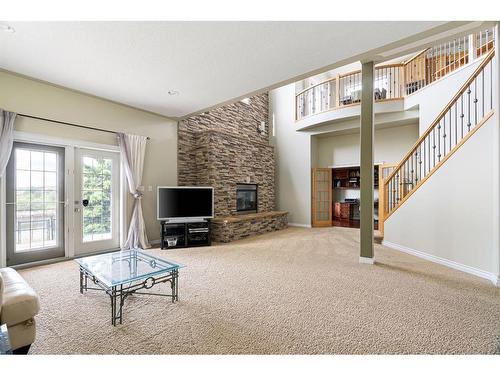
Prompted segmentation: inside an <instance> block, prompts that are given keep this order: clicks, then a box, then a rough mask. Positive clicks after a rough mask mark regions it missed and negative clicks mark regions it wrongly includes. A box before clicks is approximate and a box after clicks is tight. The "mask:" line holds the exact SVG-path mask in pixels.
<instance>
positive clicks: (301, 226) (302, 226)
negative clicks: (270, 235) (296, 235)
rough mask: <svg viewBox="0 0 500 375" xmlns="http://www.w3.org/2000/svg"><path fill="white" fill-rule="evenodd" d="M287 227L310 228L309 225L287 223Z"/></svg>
mask: <svg viewBox="0 0 500 375" xmlns="http://www.w3.org/2000/svg"><path fill="white" fill-rule="evenodd" d="M288 226H289V227H300V228H311V224H299V223H288Z"/></svg>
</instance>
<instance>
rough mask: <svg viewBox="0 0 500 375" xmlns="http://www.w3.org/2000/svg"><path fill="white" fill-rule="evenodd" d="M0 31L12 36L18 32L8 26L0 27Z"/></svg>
mask: <svg viewBox="0 0 500 375" xmlns="http://www.w3.org/2000/svg"><path fill="white" fill-rule="evenodd" d="M0 30H2V31H5V32H6V33H10V34H13V33H15V32H16V29H14V28H13V27H12V26H10V25H6V24H3V25H0Z"/></svg>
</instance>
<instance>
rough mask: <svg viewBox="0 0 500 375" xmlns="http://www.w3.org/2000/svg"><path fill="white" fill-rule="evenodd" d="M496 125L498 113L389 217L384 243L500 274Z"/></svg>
mask: <svg viewBox="0 0 500 375" xmlns="http://www.w3.org/2000/svg"><path fill="white" fill-rule="evenodd" d="M495 127H498V117H497V116H493V117H492V118H490V119H489V120H488V121H487V122H486V123H485V124H484V125H483V127H482V128H481V129H479V130H478V131H477V133H476V134H474V135H473V136H472V137H471V138H470V139H469V140H468V141H467V142H466V143H465V144H464V145H463V146H462V147H461V148H460V149H459V150H458V151H457V152H456V153H455V154H453V156H452V157H451V158H450V159H449V160H447V161H446V163H445V164H444V165H443V166H442V167H441V168H439V169H438V170H437V171H436V172H435V173H434V174H433V175H432V176H431V177H430V178H429V179H428V180H427V181H426V182H425V183H424V184H423V185H422V186H421V187H420V188H419V189H418V190H417V191H415V193H414V194H413V195H412V196H411V198H410V199H408V200H407V201H406V202H405V203H404V204H403V205H402V206H401V207H399V208H398V209H397V210H396V212H394V214H392V215H391V216H390V217H389V218H388V219H387V221H386V222H385V228H384V242H387V244H388V245H391V244H396V245H397V246H399V247H403V248H407V249H411V250H416V251H418V252H420V253H424V254H425V255H430V256H432V257H437V258H440V259H444V260H446V261H449V262H452V263H458V264H459V265H464V266H466V267H472V268H473V270H479V271H481V272H485V273H488V274H491V275H492V276H494V277H498V272H499V271H498V267H497V264H496V262H495V259H497V257H498V248H495V245H494V244H495V241H494V237H495V233H497V232H498V228H496V227H494V225H493V222H494V221H493V220H492V218H493V217H494V214H495V208H494V203H495V199H496V198H495V194H497V191H496V185H495V184H494V178H495V177H494V174H493V173H492V171H493V165H494V160H493V159H494V158H495V157H498V155H496V151H495V146H494V141H493V137H494V134H495ZM466 269H467V268H466ZM473 270H470V269H468V271H469V272H470V271H473ZM473 273H474V272H473Z"/></svg>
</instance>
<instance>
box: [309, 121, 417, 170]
mask: <svg viewBox="0 0 500 375" xmlns="http://www.w3.org/2000/svg"><path fill="white" fill-rule="evenodd" d="M315 138H318V139H317V145H316V154H317V155H316V159H317V166H318V167H330V166H342V165H359V155H360V146H359V133H355V134H345V135H336V136H332V137H315ZM417 139H418V124H411V125H404V126H396V127H391V128H385V129H377V130H376V131H375V135H374V144H375V146H374V160H375V163H391V164H392V163H398V162H399V161H400V160H401V159H402V158H403V156H404V155H405V154H406V153H407V152H408V150H409V149H410V148H411V146H413V144H414V143H415V142H416V141H417Z"/></svg>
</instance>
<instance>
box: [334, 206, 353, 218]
mask: <svg viewBox="0 0 500 375" xmlns="http://www.w3.org/2000/svg"><path fill="white" fill-rule="evenodd" d="M333 212H334V214H333V216H334V217H335V218H337V219H341V220H349V217H350V212H351V204H350V203H346V202H335V203H334V208H333Z"/></svg>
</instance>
